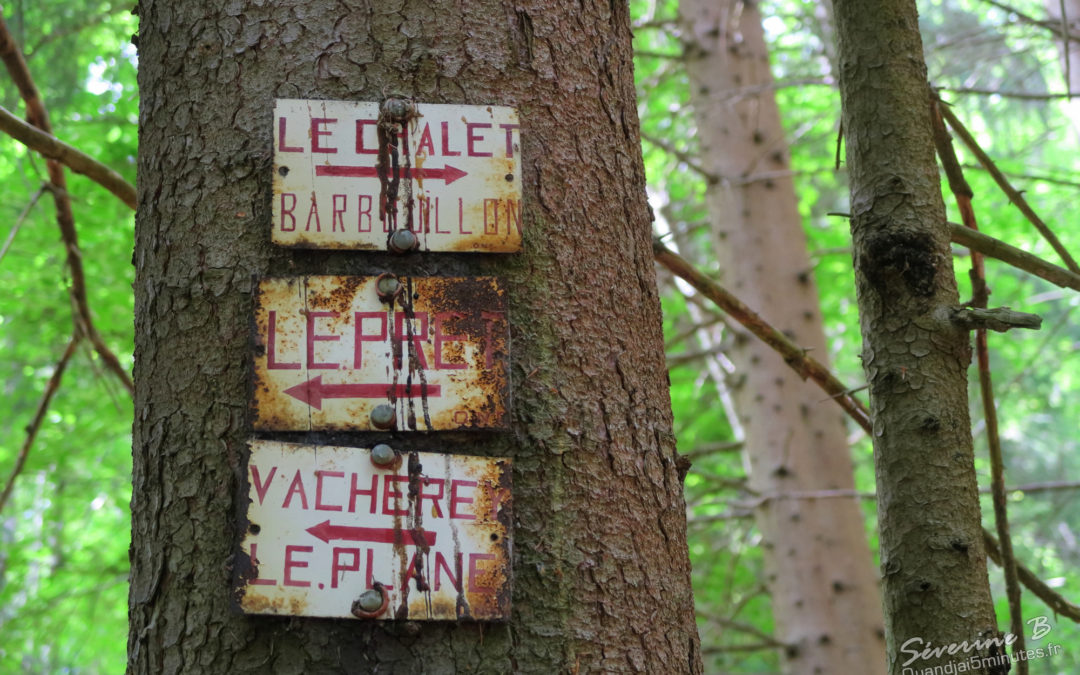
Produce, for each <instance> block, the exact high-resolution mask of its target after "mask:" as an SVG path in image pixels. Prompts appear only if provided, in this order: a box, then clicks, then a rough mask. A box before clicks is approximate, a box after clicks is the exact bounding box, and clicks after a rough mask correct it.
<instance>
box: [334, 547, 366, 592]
mask: <svg viewBox="0 0 1080 675" xmlns="http://www.w3.org/2000/svg"><path fill="white" fill-rule="evenodd" d="M343 555H351V556H352V562H351V563H349V564H348V565H346V564H344V563H343V562H342V556H343ZM331 560H332V562H331V563H330V588H337V587H338V583H339V582H340V581H341V579H342V578H343V577H344V576H345V573H346V572H359V571H360V549H358V548H338V547H337V546H335V547H334V553H333V557H332V558H331Z"/></svg>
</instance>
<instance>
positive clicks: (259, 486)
mask: <svg viewBox="0 0 1080 675" xmlns="http://www.w3.org/2000/svg"><path fill="white" fill-rule="evenodd" d="M275 473H277V467H276V466H274V467H270V475H269V476H267V477H266V481H262V480H260V479H259V467H257V466H255V465H254V464H252V465H251V479H252V480H253V481H254V485H255V494H256V495H258V497H259V505H260V506H262V503H263V499H264V498H265V497H266V491H267V490H268V489H269V488H270V481H272V480H274V474H275Z"/></svg>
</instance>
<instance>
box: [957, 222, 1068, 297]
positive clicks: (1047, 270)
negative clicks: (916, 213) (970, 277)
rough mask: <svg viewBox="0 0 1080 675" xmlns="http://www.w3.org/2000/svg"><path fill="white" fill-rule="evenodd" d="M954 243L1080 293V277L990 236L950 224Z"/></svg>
mask: <svg viewBox="0 0 1080 675" xmlns="http://www.w3.org/2000/svg"><path fill="white" fill-rule="evenodd" d="M949 228H950V235H951V236H952V240H953V241H954V242H956V243H957V244H960V245H961V246H967V247H968V248H970V249H971V250H973V251H978V252H979V253H982V254H984V255H987V256H990V257H991V258H996V259H998V260H1001V261H1002V262H1006V263H1009V264H1010V265H1012V266H1013V267H1016V268H1019V269H1022V270H1024V271H1025V272H1030V273H1031V274H1034V275H1035V276H1037V277H1039V278H1040V279H1045V280H1047V281H1049V282H1050V283H1052V284H1054V285H1055V286H1060V287H1061V288H1071V289H1073V290H1074V291H1080V274H1076V273H1074V272H1070V271H1069V270H1067V269H1065V268H1063V267H1058V266H1057V265H1054V264H1052V263H1048V262H1046V261H1045V260H1043V259H1042V258H1040V257H1038V256H1036V255H1032V254H1030V253H1028V252H1027V251H1024V250H1021V249H1019V248H1016V247H1015V246H1010V245H1009V244H1006V243H1005V242H1003V241H1001V240H1000V239H995V238H993V237H990V236H987V235H985V234H983V233H981V232H979V231H977V230H972V229H971V228H967V227H964V226H963V225H959V224H957V223H949Z"/></svg>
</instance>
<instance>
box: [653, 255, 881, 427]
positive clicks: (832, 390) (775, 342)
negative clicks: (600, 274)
mask: <svg viewBox="0 0 1080 675" xmlns="http://www.w3.org/2000/svg"><path fill="white" fill-rule="evenodd" d="M653 255H654V257H655V258H656V261H657V262H659V263H660V264H661V265H663V266H664V267H666V268H667V269H668V270H669V271H671V273H672V274H674V275H676V276H678V277H680V278H681V279H683V280H684V281H686V282H687V283H689V284H690V285H691V286H693V287H694V288H695V289H697V291H698V292H699V293H701V294H702V295H704V296H705V297H707V298H708V299H709V300H711V301H713V302H714V303H716V304H717V306H719V307H720V309H722V310H724V311H725V312H727V313H728V315H730V316H731V317H732V318H733V319H735V320H736V321H738V322H739V323H740V324H742V325H743V326H744V327H746V328H747V329H748V330H749V331H750V332H751V333H753V334H754V335H755V336H757V337H758V339H760V340H761V341H762V342H764V343H765V344H767V345H769V346H770V347H772V348H773V349H774V350H776V351H777V352H779V353H780V355H781V356H782V357H784V362H785V363H787V364H788V365H789V366H790V367H791V368H792V369H794V370H795V372H797V373H798V374H799V376H800V377H801V378H803V379H804V380H805V379H806V378H808V377H809V378H810V379H812V380H813V381H814V382H815V383H816V384H817V385H818V386H819V387H821V388H822V389H824V390H825V393H827V394H829V396H830V397H832V398H833V400H835V401H836V402H837V403H838V404H839V405H840V407H841V408H843V409H844V410H845V411H847V413H848V414H849V415H851V417H852V419H854V420H855V421H856V422H857V423H858V424H859V426H861V427H862V428H863V429H864V430H865V431H866V433H872V427H871V423H870V413H869V412H868V411H867V410H866V407H865V406H863V404H862V402H861V401H859V399H857V398H855V397H854V396H853V395H851V394H850V393H848V390H849V388H848V387H846V386H844V384H843V383H841V382H840V381H839V380H837V379H836V378H835V377H834V376H833V374H832V373H830V372H829V370H828V369H827V368H826V367H825V366H823V365H822V364H821V363H819V362H818V361H817V360H816V359H814V358H813V357H810V356H807V355H806V351H805V350H804V349H802V348H801V347H799V346H798V345H796V344H795V343H794V342H792V341H791V340H790V339H788V338H787V336H785V335H784V334H783V333H781V332H780V331H778V330H776V329H775V328H773V327H772V326H771V325H769V324H768V323H767V322H766V321H765V320H764V319H762V318H761V316H760V315H758V313H757V312H755V311H753V310H752V309H750V308H749V307H747V306H746V305H744V304H743V303H742V301H741V300H739V299H738V298H736V297H735V296H733V295H731V294H730V293H728V292H727V290H725V289H724V288H723V287H722V286H720V285H719V284H717V283H716V282H714V281H712V280H711V279H709V278H708V277H706V276H705V275H703V274H702V273H700V272H698V271H697V270H696V269H694V267H693V266H692V265H691V264H690V263H688V262H686V260H684V259H683V258H682V257H680V256H679V255H678V254H676V253H674V252H672V251H671V250H670V249H668V248H667V247H665V246H664V245H663V244H661V243H660V242H659V241H655V240H654V241H653Z"/></svg>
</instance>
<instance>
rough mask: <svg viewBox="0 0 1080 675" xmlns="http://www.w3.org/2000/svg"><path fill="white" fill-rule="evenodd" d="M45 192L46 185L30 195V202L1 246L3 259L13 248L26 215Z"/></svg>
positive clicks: (0, 258)
mask: <svg viewBox="0 0 1080 675" xmlns="http://www.w3.org/2000/svg"><path fill="white" fill-rule="evenodd" d="M44 193H45V188H44V187H42V188H38V191H37V192H35V193H34V195H33V196H32V197H30V203H29V204H27V205H26V208H25V209H23V211H22V213H20V214H19V217H18V218H16V219H15V224H14V225H12V226H11V231H10V232H8V236H7V239H5V240H4V245H3V246H2V247H0V260H3V259H4V256H5V255H7V252H8V249H9V248H11V243H12V242H13V241H15V235H16V234H18V233H19V228H20V227H22V224H23V222H24V221H25V220H26V217H27V216H29V215H30V212H31V211H32V210H33V209H34V207H35V206H36V205H37V203H38V200H39V199H41V195H43V194H44Z"/></svg>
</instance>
